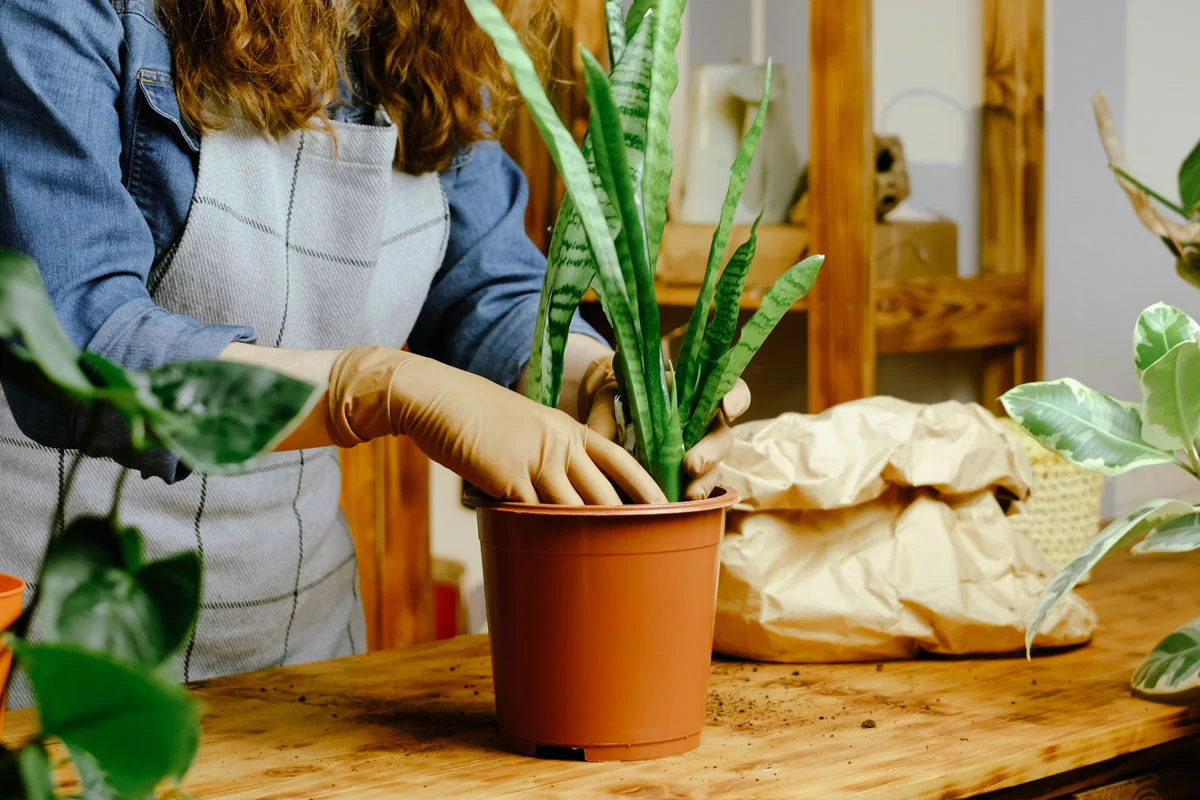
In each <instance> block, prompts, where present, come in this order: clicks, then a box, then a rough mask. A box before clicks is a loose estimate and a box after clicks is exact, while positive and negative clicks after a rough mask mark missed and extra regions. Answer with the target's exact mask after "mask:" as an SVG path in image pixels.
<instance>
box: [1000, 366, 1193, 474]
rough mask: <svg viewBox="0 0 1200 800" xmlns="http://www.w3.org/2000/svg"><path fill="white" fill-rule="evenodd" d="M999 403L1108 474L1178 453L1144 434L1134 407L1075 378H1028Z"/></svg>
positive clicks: (1034, 431)
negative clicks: (1031, 380)
mask: <svg viewBox="0 0 1200 800" xmlns="http://www.w3.org/2000/svg"><path fill="white" fill-rule="evenodd" d="M1000 402H1001V403H1002V404H1003V405H1004V409H1005V410H1006V411H1007V412H1008V415H1009V417H1011V418H1012V420H1013V421H1014V422H1016V423H1017V424H1018V425H1020V426H1021V427H1022V428H1024V429H1025V431H1026V432H1027V433H1029V435H1031V436H1032V437H1033V438H1035V439H1037V440H1038V442H1040V443H1041V445H1042V446H1043V447H1045V448H1046V449H1047V450H1052V451H1054V452H1055V453H1058V454H1059V455H1060V456H1062V457H1063V458H1065V459H1067V460H1068V461H1071V462H1073V463H1075V464H1078V465H1079V466H1081V467H1085V468H1087V469H1090V470H1095V471H1096V472H1099V473H1102V474H1104V475H1120V474H1121V473H1123V472H1128V471H1129V470H1131V469H1137V468H1138V467H1145V466H1149V465H1151V464H1170V463H1174V461H1175V456H1174V455H1172V454H1171V453H1168V452H1166V451H1163V450H1160V449H1158V448H1157V447H1154V446H1153V445H1150V444H1147V443H1146V441H1145V440H1144V439H1143V438H1142V417H1141V414H1140V413H1138V409H1137V407H1136V406H1134V405H1133V404H1131V403H1125V402H1122V401H1120V400H1116V399H1114V398H1112V397H1109V396H1108V395H1106V394H1102V393H1100V392H1097V391H1096V390H1095V389H1090V388H1088V387H1087V386H1084V385H1083V384H1081V383H1080V382H1079V381H1077V380H1074V379H1073V378H1061V379H1059V380H1056V381H1045V382H1040V383H1026V384H1023V385H1021V386H1018V387H1016V388H1015V389H1010V390H1009V391H1008V392H1006V393H1005V394H1004V396H1003V397H1001V398H1000Z"/></svg>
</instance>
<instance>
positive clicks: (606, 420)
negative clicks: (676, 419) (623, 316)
mask: <svg viewBox="0 0 1200 800" xmlns="http://www.w3.org/2000/svg"><path fill="white" fill-rule="evenodd" d="M616 400H617V375H616V372H614V371H613V353H608V354H606V355H603V356H600V357H599V358H597V359H595V360H594V361H593V362H592V363H591V364H590V365H589V366H588V368H587V370H586V371H585V372H584V373H583V381H582V383H581V384H580V387H579V419H581V420H583V421H585V422H586V423H587V426H588V427H589V428H591V429H592V430H593V431H595V432H596V433H598V434H600V435H601V436H603V437H604V438H605V439H612V440H614V441H615V440H616V438H617V417H616ZM749 408H750V387H749V386H747V385H746V382H745V381H743V380H742V379H741V378H738V381H737V383H735V384H734V385H733V388H732V389H730V390H729V393H728V394H726V395H725V397H723V398H722V399H721V405H720V408H719V409H718V410H717V416H716V417H715V418H713V421H712V425H710V426H709V429H708V433H706V434H705V435H704V438H703V439H701V440H700V441H698V442H696V445H695V447H693V448H692V449H691V450H688V451H687V452H686V453H684V456H683V469H684V472H686V473H687V475H688V477H689V478H690V479H691V480H690V481H689V482H688V485H687V488H686V489H685V490H684V496H685V497H687V499H689V500H703V499H704V498H705V497H708V495H709V493H710V492H712V490H713V488H714V487H715V486H716V485H717V467H719V466H720V465H721V462H722V461H724V460H725V458H726V457H727V456H728V455H729V453H730V452H731V451H732V450H733V429H732V428H731V427H729V426H730V423H732V422H733V421H734V420H736V419H737V418H738V417H740V416H741V415H742V414H745V413H746V411H748V410H749Z"/></svg>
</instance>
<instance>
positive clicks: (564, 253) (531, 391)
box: [525, 15, 657, 406]
mask: <svg viewBox="0 0 1200 800" xmlns="http://www.w3.org/2000/svg"><path fill="white" fill-rule="evenodd" d="M651 16H653V15H651ZM656 29H657V25H656V24H655V22H654V20H653V19H652V18H651V20H650V21H649V22H648V23H647V24H646V25H642V26H640V27H639V29H638V32H637V34H636V35H635V36H634V37H633V39H632V40H631V41H630V42H629V46H628V47H627V48H626V50H625V54H624V55H623V56H622V58H621V61H620V63H618V64H617V66H616V67H615V68H614V69H613V72H612V76H611V78H610V80H611V82H612V92H613V99H614V100H615V101H616V103H617V108H618V109H619V110H620V112H621V125H622V128H623V129H624V131H625V147H626V155H627V160H628V162H629V169H630V172H631V174H632V179H633V184H634V187H635V188H636V189H639V191H637V192H635V194H636V195H637V196H638V197H639V198H640V195H641V193H640V187H641V182H642V169H643V166H644V164H645V155H644V154H645V150H646V115H647V113H648V108H649V97H650V66H651V55H652V53H651V45H652V44H653V42H654V38H655V31H656ZM583 154H584V157H585V158H587V159H588V160H589V161H591V158H592V145H591V133H588V134H587V135H586V136H585V137H584V139H583ZM591 172H592V179H593V188H595V189H597V190H598V191H603V190H602V189H600V186H599V183H600V181H599V178H598V177H597V176H596V174H595V170H594V169H592V170H591ZM602 202H604V203H605V205H607V206H609V208H610V209H611V204H608V203H607V198H604V199H603V200H602ZM606 215H607V216H606V218H607V219H608V220H609V221H610V222H613V223H615V224H619V223H616V222H615V220H616V215H615V210H613V211H606ZM595 274H596V264H595V261H594V260H593V258H592V252H591V249H590V248H589V247H588V241H587V235H586V234H585V233H584V230H583V225H582V224H581V223H580V220H579V212H578V211H576V210H575V203H574V202H573V201H572V200H571V195H570V194H566V195H564V196H563V199H562V204H561V205H560V206H559V209H558V218H557V220H556V221H555V224H554V233H553V235H552V236H551V239H550V248H549V250H548V257H547V261H546V280H545V283H544V284H543V286H542V296H541V299H540V300H539V302H538V316H537V323H536V328H535V329H534V335H533V352H532V353H531V354H530V360H529V376H528V383H527V386H526V392H525V393H526V395H527V396H528V397H530V398H531V399H533V400H536V401H538V402H540V403H542V404H544V405H548V406H557V405H558V396H559V391H560V389H561V381H562V370H563V354H564V352H565V349H566V344H567V335H568V333H569V332H570V327H571V320H572V318H573V317H574V316H575V310H576V309H577V308H579V302H580V301H581V300H582V299H583V296H584V295H585V294H586V293H587V290H588V287H589V286H591V285H592V281H593V278H594V276H595ZM596 289H597V293H598V294H599V293H602V292H603V290H604V289H603V286H597V287H596Z"/></svg>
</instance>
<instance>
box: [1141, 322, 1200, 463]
mask: <svg viewBox="0 0 1200 800" xmlns="http://www.w3.org/2000/svg"><path fill="white" fill-rule="evenodd" d="M1138 384H1139V385H1140V386H1141V389H1142V403H1141V406H1140V407H1139V411H1140V413H1141V415H1142V438H1143V439H1145V440H1146V442H1147V443H1148V444H1150V445H1153V446H1154V447H1157V448H1160V449H1162V450H1178V449H1185V450H1187V451H1188V452H1190V453H1191V452H1195V448H1196V442H1197V438H1198V437H1200V344H1197V343H1196V342H1194V341H1191V340H1189V341H1185V342H1182V343H1180V344H1177V345H1175V346H1174V347H1172V348H1171V349H1170V350H1168V351H1167V353H1166V354H1165V355H1164V356H1163V357H1162V358H1160V359H1158V360H1157V361H1155V362H1154V363H1153V364H1151V365H1150V366H1149V367H1147V368H1146V369H1145V370H1144V371H1143V372H1142V374H1141V375H1140V376H1139V378H1138Z"/></svg>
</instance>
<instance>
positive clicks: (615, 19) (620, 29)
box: [604, 0, 626, 67]
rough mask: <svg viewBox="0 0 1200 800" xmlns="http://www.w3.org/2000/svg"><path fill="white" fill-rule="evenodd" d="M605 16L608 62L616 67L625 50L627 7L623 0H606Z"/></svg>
mask: <svg viewBox="0 0 1200 800" xmlns="http://www.w3.org/2000/svg"><path fill="white" fill-rule="evenodd" d="M604 17H605V21H606V22H607V23H608V63H609V64H611V65H613V66H614V67H615V66H616V65H617V62H618V61H620V60H621V54H622V53H624V52H625V42H626V38H625V9H624V8H622V3H621V0H604Z"/></svg>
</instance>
